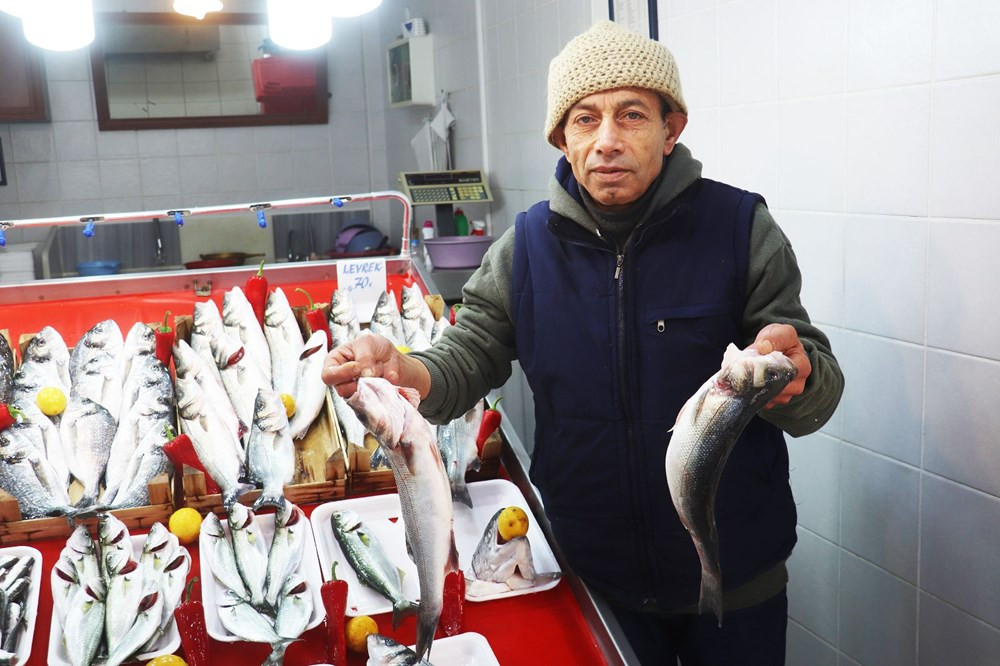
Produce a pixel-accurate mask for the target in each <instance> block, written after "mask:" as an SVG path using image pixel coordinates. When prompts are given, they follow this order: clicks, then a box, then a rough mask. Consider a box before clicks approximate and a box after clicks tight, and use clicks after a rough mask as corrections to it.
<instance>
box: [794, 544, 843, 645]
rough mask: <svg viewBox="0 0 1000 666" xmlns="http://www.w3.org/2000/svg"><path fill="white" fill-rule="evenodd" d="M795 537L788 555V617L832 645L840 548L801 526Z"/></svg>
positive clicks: (834, 635)
mask: <svg viewBox="0 0 1000 666" xmlns="http://www.w3.org/2000/svg"><path fill="white" fill-rule="evenodd" d="M798 537H799V540H798V543H797V544H795V550H794V551H792V556H791V557H790V558H788V616H789V617H790V618H794V620H795V621H796V622H798V623H799V624H801V625H802V626H804V627H805V628H806V629H808V630H809V631H811V632H813V633H814V634H816V635H817V636H819V637H820V638H822V639H823V640H825V641H827V642H828V643H831V644H833V645H836V644H837V606H838V603H837V600H838V596H839V595H838V593H837V588H838V586H839V583H840V548H838V547H837V545H836V544H834V543H832V542H830V541H827V540H826V539H821V538H820V537H818V536H816V535H815V534H813V533H812V532H810V531H809V530H804V529H802V528H799V530H798Z"/></svg>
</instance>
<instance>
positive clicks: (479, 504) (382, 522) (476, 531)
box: [312, 479, 560, 616]
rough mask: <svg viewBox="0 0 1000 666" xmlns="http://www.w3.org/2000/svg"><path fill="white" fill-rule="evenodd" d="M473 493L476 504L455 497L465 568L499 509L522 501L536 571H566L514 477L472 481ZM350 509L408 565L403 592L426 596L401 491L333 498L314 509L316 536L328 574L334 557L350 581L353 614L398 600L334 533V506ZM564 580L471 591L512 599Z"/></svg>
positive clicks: (382, 609)
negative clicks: (365, 572) (361, 569)
mask: <svg viewBox="0 0 1000 666" xmlns="http://www.w3.org/2000/svg"><path fill="white" fill-rule="evenodd" d="M469 496H470V497H471V498H472V506H473V508H471V509H470V508H469V507H467V506H465V505H464V504H460V503H453V504H452V506H453V507H454V510H455V547H456V548H458V562H459V565H460V566H461V567H462V570H463V571H466V572H470V571H471V569H472V556H473V554H474V553H475V552H476V547H477V546H478V545H479V540H480V539H482V538H483V532H484V531H485V530H486V524H487V523H489V521H490V519H491V518H492V517H493V514H495V513H496V512H497V510H498V509H502V508H503V507H505V506H519V507H521V508H523V509H524V510H525V511H526V512H527V513H528V516H529V521H530V522H529V526H528V542H529V543H530V544H531V555H532V559H533V560H534V563H535V571H537V572H539V573H548V572H555V571H560V569H559V564H558V562H556V558H555V555H554V554H553V553H552V549H551V548H550V547H549V543H548V541H546V540H545V535H544V534H543V533H542V530H541V528H540V527H538V524H537V522H538V521H536V520H535V517H534V515H532V513H531V510H530V509H529V508H528V503H527V501H525V499H524V495H522V494H521V491H520V490H518V488H517V486H515V485H514V484H513V483H511V482H510V481H506V480H504V479H492V480H489V481H477V482H475V483H470V484H469ZM344 510H350V511H354V512H355V513H357V514H358V516H359V517H360V518H361V520H362V521H364V523H365V525H366V526H367V527H368V529H369V530H371V532H372V534H374V535H375V537H376V538H377V539H378V540H379V542H380V543H381V544H382V547H383V548H384V549H385V553H386V555H387V556H388V558H389V561H391V562H392V563H393V564H395V565H396V566H397V567H399V568H400V569H401V570H402V571H403V574H404V575H403V590H402V592H403V595H404V596H405V597H406V598H407V599H413V600H417V599H418V598H419V597H420V584H419V581H418V579H417V567H416V565H415V564H413V561H412V560H411V559H410V557H409V555H407V553H406V536H405V533H404V531H403V521H402V517H401V512H400V507H399V495H397V494H395V493H393V494H391V495H373V496H371V497H357V498H353V499H345V500H338V501H336V502H327V503H326V504H321V505H320V506H318V507H316V508H315V509H314V510H313V512H312V525H313V533H314V535H315V537H316V554H317V555H318V556H319V564H320V569H321V570H322V572H323V579H324V580H329V579H330V571H331V567H332V566H333V562H334V561H336V562H338V564H337V577H338V578H343V579H344V580H346V581H347V585H348V593H347V614H348V615H352V616H353V615H375V614H378V613H388V612H390V611H391V610H392V604H391V603H390V602H389V600H388V599H386V598H385V597H383V596H382V595H381V594H380V593H378V592H376V591H375V590H373V589H372V588H370V587H368V586H367V585H363V584H362V583H361V582H360V581H359V580H358V575H357V573H356V572H355V571H354V568H353V567H352V566H351V565H350V563H349V561H348V559H347V556H345V555H344V552H343V551H342V550H341V548H340V544H339V543H338V542H337V539H336V537H335V536H334V535H333V526H332V525H331V523H330V518H331V516H332V515H333V512H334V511H344ZM558 584H559V579H558V578H557V579H555V580H551V581H548V582H546V583H544V584H542V585H538V586H537V587H529V588H525V589H521V590H510V591H505V592H498V593H496V594H490V595H484V596H478V597H472V596H469V595H468V592H467V593H466V599H467V600H468V601H474V602H478V601H489V600H491V599H506V598H507V597H516V596H520V595H522V594H532V593H534V592H541V591H543V590H548V589H551V588H553V587H555V586H556V585H558Z"/></svg>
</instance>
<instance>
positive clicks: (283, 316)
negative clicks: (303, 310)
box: [264, 287, 292, 327]
mask: <svg viewBox="0 0 1000 666" xmlns="http://www.w3.org/2000/svg"><path fill="white" fill-rule="evenodd" d="M290 314H292V307H291V306H290V305H289V304H288V297H287V296H285V292H284V291H282V290H281V287H275V289H274V291H272V292H271V293H270V294H268V296H267V304H266V305H265V306H264V324H265V325H267V326H275V327H277V326H281V325H282V324H283V323H285V321H286V320H287V319H288V318H289V315H290Z"/></svg>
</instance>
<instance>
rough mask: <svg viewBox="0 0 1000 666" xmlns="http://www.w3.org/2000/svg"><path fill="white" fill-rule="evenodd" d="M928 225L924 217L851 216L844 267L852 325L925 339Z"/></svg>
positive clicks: (846, 316) (846, 314) (846, 302)
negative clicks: (889, 259)
mask: <svg viewBox="0 0 1000 666" xmlns="http://www.w3.org/2000/svg"><path fill="white" fill-rule="evenodd" d="M926 228H927V223H926V222H925V221H923V220H919V219H914V218H889V217H867V216H865V217H862V216H857V215H852V216H849V217H848V219H847V236H846V239H847V244H846V246H845V251H846V255H845V257H846V261H845V266H844V281H845V285H844V287H845V288H844V323H845V325H846V326H847V327H848V328H853V329H856V330H859V331H865V332H867V333H874V334H876V335H884V336H887V337H891V338H896V339H898V340H906V341H909V342H923V338H924V296H925V294H924V277H925V274H926V261H925V246H926V242H927V239H926V235H927V234H926ZM887 257H892V261H887V260H886V258H887Z"/></svg>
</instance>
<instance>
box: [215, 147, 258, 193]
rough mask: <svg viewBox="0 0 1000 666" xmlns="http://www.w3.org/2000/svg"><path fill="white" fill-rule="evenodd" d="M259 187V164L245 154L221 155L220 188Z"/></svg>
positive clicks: (247, 188) (238, 189)
mask: <svg viewBox="0 0 1000 666" xmlns="http://www.w3.org/2000/svg"><path fill="white" fill-rule="evenodd" d="M256 188H257V164H256V162H255V161H254V160H252V159H247V157H245V156H243V155H219V189H220V190H221V191H223V192H237V191H246V190H254V189H256Z"/></svg>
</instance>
